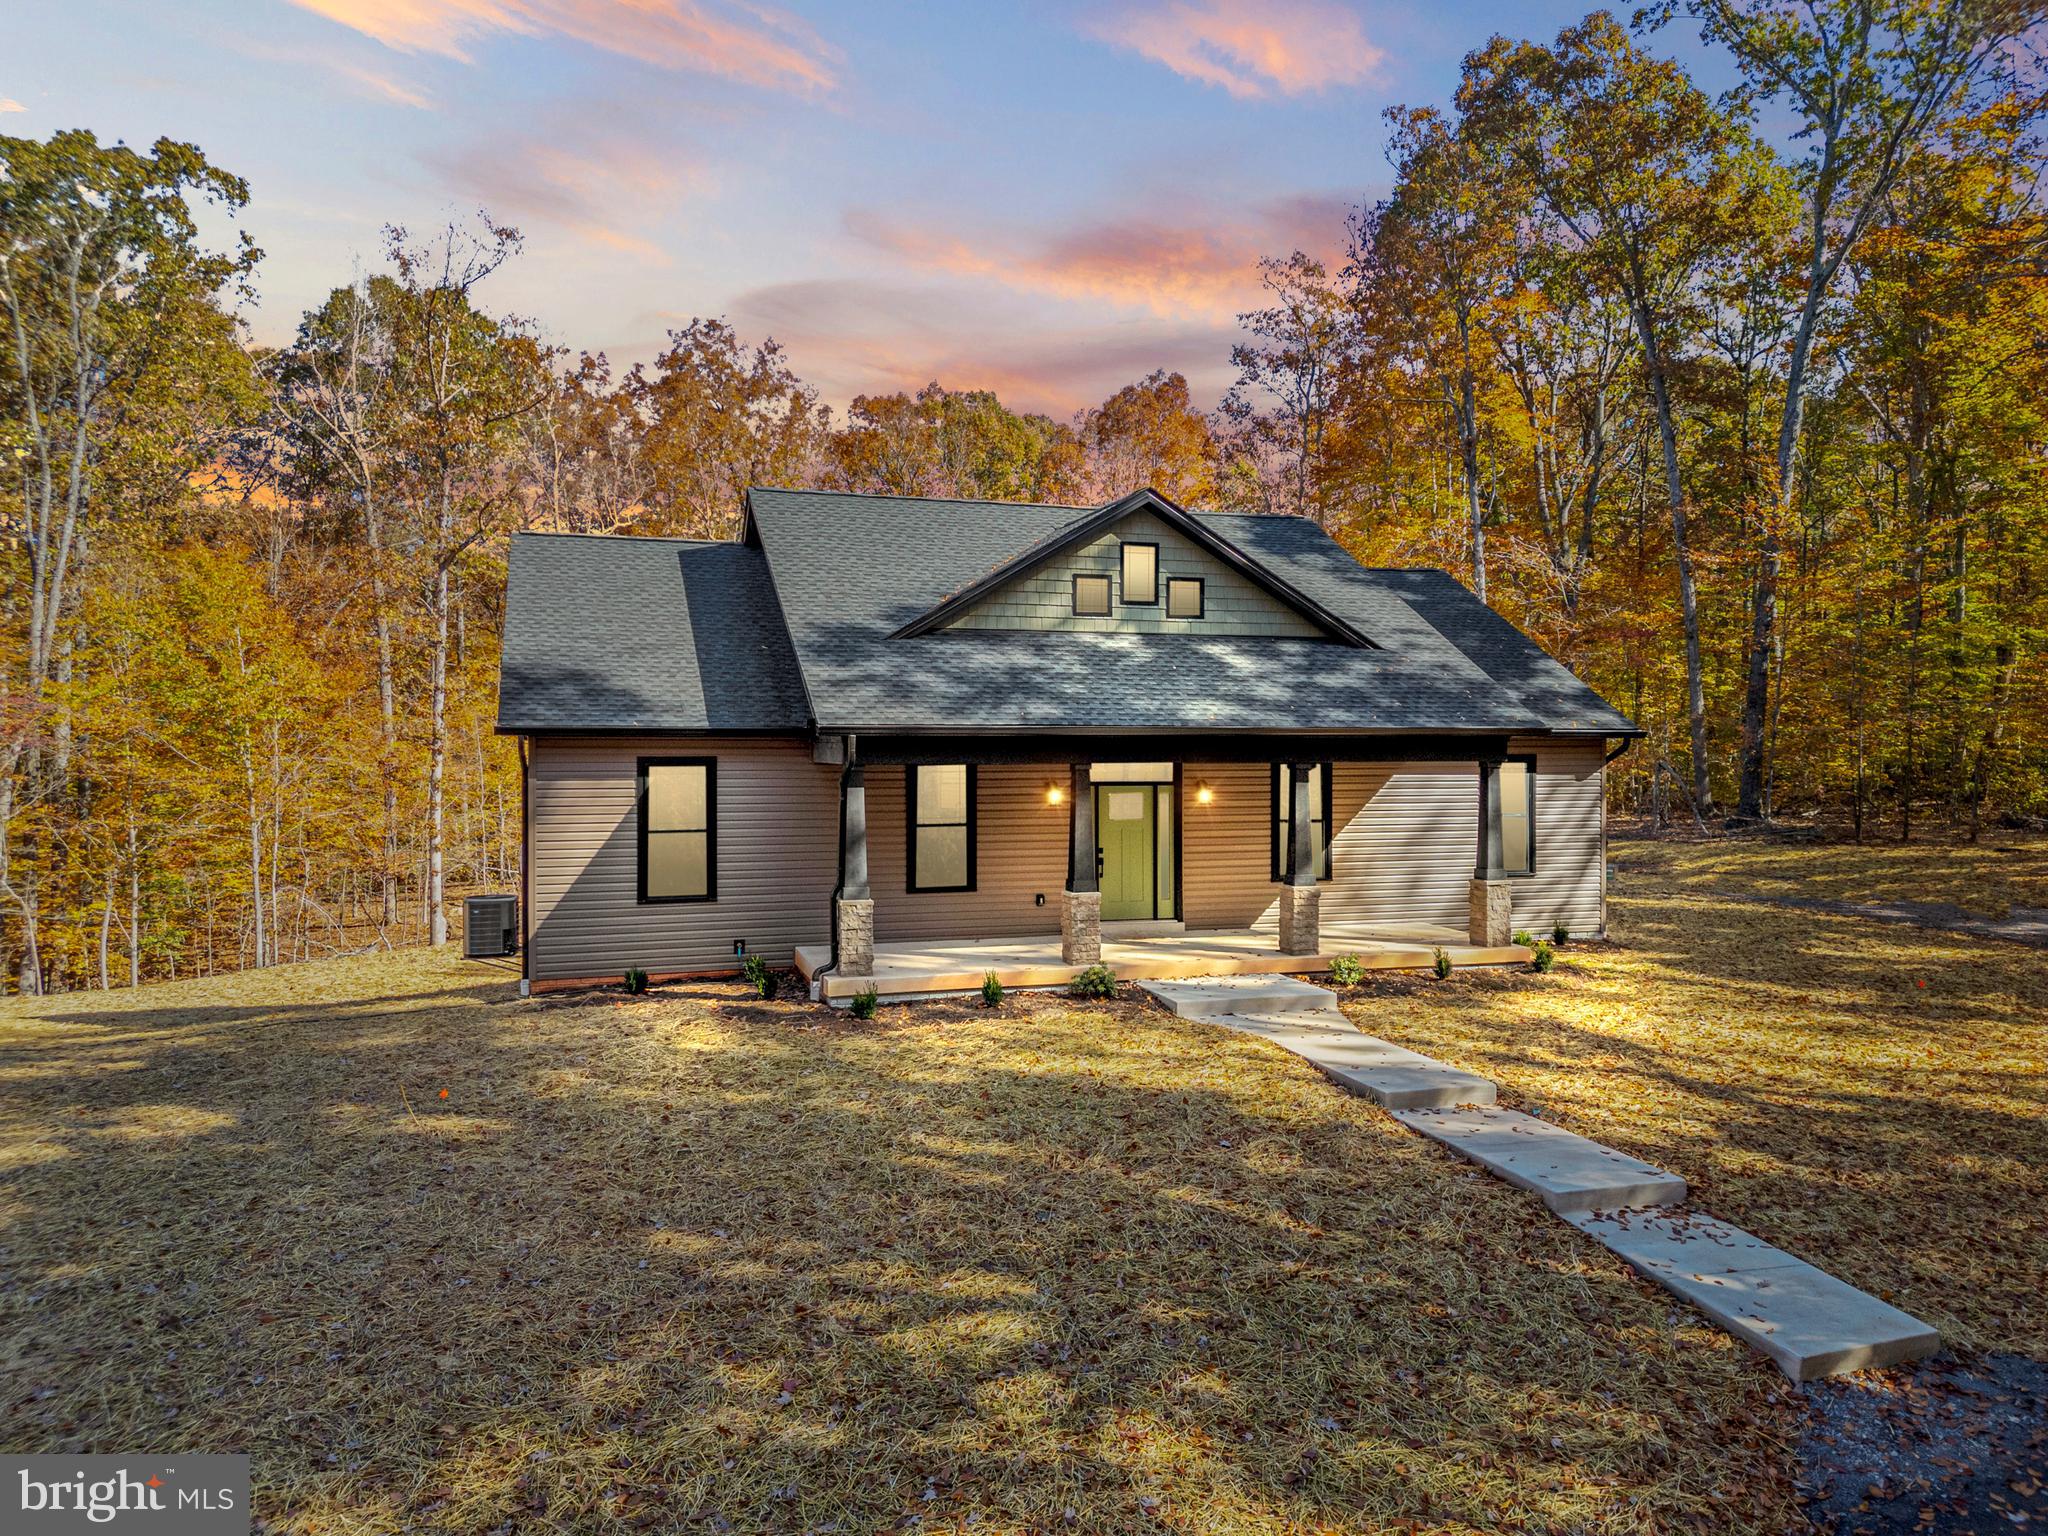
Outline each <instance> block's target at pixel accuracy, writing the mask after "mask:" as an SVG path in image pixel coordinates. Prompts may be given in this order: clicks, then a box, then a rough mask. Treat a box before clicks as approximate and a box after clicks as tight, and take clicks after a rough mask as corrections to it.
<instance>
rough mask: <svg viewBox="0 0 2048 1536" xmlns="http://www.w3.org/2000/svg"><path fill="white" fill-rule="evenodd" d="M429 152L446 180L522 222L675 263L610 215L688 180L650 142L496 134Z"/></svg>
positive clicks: (664, 196) (668, 195)
mask: <svg viewBox="0 0 2048 1536" xmlns="http://www.w3.org/2000/svg"><path fill="white" fill-rule="evenodd" d="M425 158H426V162H427V164H428V165H429V166H430V167H431V168H432V169H433V170H435V171H436V172H437V173H438V174H439V175H440V176H441V178H442V180H443V181H445V182H446V183H447V184H448V185H449V186H451V187H453V188H455V189H456V190H458V191H460V192H462V193H463V194H464V195H466V196H469V197H473V198H475V199H477V200H478V201H479V202H480V203H481V204H482V205H483V206H484V207H485V208H487V209H489V210H490V212H491V213H492V214H493V215H494V216H498V217H503V218H508V219H510V220H511V221H512V222H514V223H519V222H521V221H524V220H533V219H538V220H541V221H543V222H545V223H549V224H553V225H556V226H558V227H560V228H563V229H567V230H569V231H571V232H573V233H574V234H576V235H579V236H581V237H582V238H584V239H586V240H589V241H590V242H591V243H593V244H595V245H601V246H604V247H606V248H607V249H610V250H615V251H624V252H627V253H629V254H632V255H636V256H639V257H641V258H643V259H645V260H647V261H649V262H652V263H654V264H656V265H659V266H666V265H668V263H669V255H668V252H667V251H666V250H664V249H663V248H662V247H661V246H659V245H657V244H655V243H654V242H653V241H651V240H647V239H643V238H642V237H640V236H638V235H636V234H633V233H632V232H631V231H629V230H625V229H621V228H620V227H619V226H618V224H617V223H616V222H615V221H614V220H613V219H611V218H610V217H609V215H610V214H611V213H613V212H614V211H616V210H618V209H622V208H629V209H641V210H646V209H648V208H649V206H650V205H658V204H660V203H661V202H663V201H664V200H668V199H672V198H673V197H674V196H675V195H677V194H678V193H679V192H680V190H681V189H682V187H683V186H684V184H685V182H686V181H687V179H688V178H687V175H686V173H685V171H684V170H683V169H682V168H681V167H680V166H679V165H678V164H677V163H676V162H675V160H674V159H673V158H671V157H669V156H667V155H664V154H662V153H660V152H658V151H656V150H654V149H651V148H648V147H647V146H645V145H642V144H639V143H636V142H634V141H632V140H630V139H626V138H612V139H608V140H606V141H604V142H602V143H597V144H592V145H588V146H582V147H576V146H571V145H569V144H566V143H562V142H559V141H556V140H551V139H543V138H533V137H526V138H512V139H492V140H490V141H488V142H483V143H476V144H471V145H469V146H468V147H466V148H464V149H460V150H456V151H453V152H451V153H448V154H440V155H429V156H427V157H425Z"/></svg>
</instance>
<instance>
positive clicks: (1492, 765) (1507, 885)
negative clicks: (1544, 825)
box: [1466, 757, 1515, 949]
mask: <svg viewBox="0 0 2048 1536" xmlns="http://www.w3.org/2000/svg"><path fill="white" fill-rule="evenodd" d="M1500 767H1501V759H1500V758H1497V757H1496V758H1481V759H1480V760H1479V849H1478V857H1477V859H1476V860H1475V861H1474V863H1473V866H1472V891H1471V899H1470V901H1469V903H1468V904H1467V908H1466V916H1467V920H1468V925H1469V926H1468V932H1467V937H1468V938H1469V939H1470V940H1471V941H1472V942H1473V943H1474V944H1478V945H1482V946H1484V947H1485V948H1488V949H1498V948H1500V947H1501V946H1502V945H1505V944H1507V943H1510V942H1511V941H1512V940H1513V938H1514V930H1515V903H1514V890H1515V888H1514V885H1513V883H1512V882H1510V881H1509V880H1508V878H1507V871H1506V870H1504V869H1503V868H1502V867H1501V829H1500Z"/></svg>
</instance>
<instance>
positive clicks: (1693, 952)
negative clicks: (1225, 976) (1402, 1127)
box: [1348, 839, 2048, 1359]
mask: <svg viewBox="0 0 2048 1536" xmlns="http://www.w3.org/2000/svg"><path fill="white" fill-rule="evenodd" d="M2044 849H2048V842H2043V841H2042V840H2040V839H2035V840H2033V841H2032V842H2031V843H2030V844H2029V845H2028V850H2029V851H2026V852H2023V853H2022V854H2019V855H1997V854H1995V853H1991V852H1989V851H1988V850H1987V851H1986V852H1984V853H1983V854H1980V855H1971V854H1968V853H1966V852H1964V851H1962V850H1958V849H1956V848H1923V847H1917V846H1915V847H1908V848H1904V849H1899V848H1889V849H1886V848H1863V849H1856V848H1828V849H1820V850H1813V849H1808V850H1804V851H1803V852H1800V853H1798V854H1796V855H1795V854H1792V853H1788V852H1787V851H1786V850H1785V849H1783V848H1778V847H1771V846H1767V845H1759V844H1753V843H1744V844H1727V843H1723V844H1718V845H1707V846H1705V847H1700V846H1684V845H1680V846H1671V845H1665V846H1661V847H1659V846H1646V845H1639V844H1623V845H1620V846H1618V847H1617V848H1616V849H1615V855H1614V856H1615V859H1616V861H1617V862H1618V863H1619V864H1620V866H1621V869H1622V870H1623V875H1622V877H1621V880H1620V884H1619V887H1618V889H1617V891H1616V892H1615V899H1614V900H1613V902H1612V907H1611V923H1612V929H1613V933H1614V937H1615V940H1616V942H1615V944H1613V945H1611V946H1573V947H1571V948H1568V949H1567V950H1565V951H1564V952H1563V955H1562V957H1561V960H1560V964H1559V968H1558V969H1557V971H1555V972H1553V973H1552V974H1551V975H1550V976H1547V977H1536V976H1526V975H1523V976H1514V977H1493V978H1489V979H1479V978H1475V977H1469V976H1461V977H1460V978H1459V979H1457V980H1456V981H1454V982H1452V983H1450V984H1448V985H1446V986H1443V987H1440V988H1431V987H1419V986H1415V985H1412V984H1406V983H1389V984H1384V985H1382V986H1380V987H1379V988H1377V989H1371V988H1368V989H1363V990H1361V991H1360V992H1359V993H1358V994H1355V995H1354V997H1353V998H1352V1000H1351V1001H1350V1002H1349V1004H1348V1009H1349V1012H1350V1013H1351V1016H1352V1017H1353V1018H1354V1019H1356V1020H1357V1021H1358V1023H1359V1024H1360V1025H1361V1027H1363V1028H1365V1029H1368V1030H1371V1031H1373V1032H1375V1033H1378V1034H1383V1035H1386V1036H1388V1037H1389V1038H1392V1039H1395V1040H1398V1041H1400V1042H1401V1043H1402V1044H1404V1045H1409V1046H1412V1047H1414V1048H1415V1049H1418V1050H1422V1051H1427V1052H1429V1053H1431V1054H1433V1055H1437V1056H1441V1057H1443V1058H1444V1059H1445V1060H1448V1061H1452V1062H1455V1063H1456V1064H1458V1065H1460V1066H1463V1067H1467V1068H1469V1069H1471V1070H1473V1071H1475V1072H1482V1073H1485V1074H1487V1075H1488V1076H1491V1077H1493V1078H1494V1079H1495V1080H1496V1081H1498V1082H1499V1083H1500V1084H1501V1086H1502V1088H1503V1090H1504V1098H1505V1099H1509V1100H1512V1101H1513V1102H1515V1103H1517V1104H1518V1105H1520V1106H1521V1107H1525V1108H1526V1107H1529V1106H1531V1105H1535V1106H1539V1107H1540V1108H1541V1109H1542V1111H1543V1113H1544V1114H1545V1115H1546V1116H1549V1117H1551V1118H1553V1119H1555V1120H1557V1121H1559V1122H1560V1123H1562V1124H1564V1125H1566V1126H1567V1127H1569V1128H1570V1129H1572V1130H1575V1131H1579V1132H1581V1133H1582V1134H1584V1135H1587V1136H1591V1137H1593V1138H1595V1139H1596V1140H1600V1141H1604V1142H1607V1143H1608V1144H1610V1145H1612V1146H1616V1147H1620V1148H1623V1149H1625V1150H1627V1151H1629V1152H1633V1153H1636V1154H1638V1155H1639V1156H1642V1157H1647V1158H1649V1159H1651V1160H1652V1161H1655V1162H1658V1163H1662V1164H1664V1165H1665V1166H1667V1167H1670V1168H1672V1169H1674V1170H1676V1171H1677V1172H1680V1173H1682V1174H1684V1175H1685V1177H1686V1178H1687V1179H1688V1180H1689V1181H1690V1183H1691V1185H1692V1189H1693V1193H1694V1199H1695V1201H1696V1203H1697V1204H1698V1205H1699V1206H1701V1207H1702V1208H1703V1209H1706V1210H1708V1211H1711V1212H1713V1213H1714V1214H1715V1215H1717V1216H1721V1217H1724V1218H1726V1219H1728V1220H1730V1221H1734V1222H1736V1223H1737V1224H1739V1225H1741V1226H1745V1227H1748V1228H1750V1229H1751V1230H1753V1231H1755V1232H1757V1233H1759V1234H1760V1235H1762V1236H1764V1237H1766V1238H1768V1239H1770V1240H1771V1241H1773V1242H1775V1243H1778V1244H1781V1245H1782V1246H1784V1247H1786V1248H1789V1249H1791V1250H1792V1251H1793V1252H1794V1253H1797V1254H1799V1255H1800V1256H1802V1257H1804V1258H1808V1259H1811V1260H1813V1261H1814V1262H1816V1263H1818V1264H1820V1265H1822V1266H1823V1267H1824V1268H1827V1269H1829V1270H1831V1271H1833V1272H1834V1273H1835V1274H1837V1275H1840V1276H1841V1277H1842V1278H1843V1279H1845V1280H1848V1281H1849V1282H1850V1283H1852V1284H1854V1285H1858V1286H1861V1287H1863V1288H1865V1289H1867V1290H1871V1291H1874V1292H1876V1293H1878V1294H1879V1295H1882V1296H1885V1297H1887V1298H1888V1299H1890V1300H1892V1301H1894V1302H1895V1303H1897V1304H1898V1305H1900V1306H1903V1307H1905V1308H1906V1309H1907V1310H1908V1311H1911V1312H1914V1313H1916V1314H1917V1315H1919V1316H1921V1317H1923V1318H1926V1319H1928V1320H1929V1321H1930V1322H1933V1323H1935V1324H1937V1325H1938V1326H1939V1327H1940V1328H1941V1331H1942V1334H1943V1337H1944V1338H1945V1339H1946V1340H1947V1341H1948V1342H1949V1343H1951V1344H1952V1345H1958V1346H1961V1347H1964V1348H1980V1349H2007V1350H2016V1351H2020V1352H2022V1353H2025V1354H2029V1355H2032V1356H2034V1357H2035V1358H2037V1359H2048V1288H2044V1284H2043V1276H2044V1275H2048V1222H2044V1221H2043V1219H2042V1212H2043V1210H2044V1209H2048V1071H2044V1067H2043V1048H2044V1041H2048V1030H2044V1026H2048V955H2044V953H2043V952H2042V951H2041V950H2039V949H2033V948H2028V947H2025V946H2022V945H2018V944H2012V943H2005V942H2000V941H1996V940H1988V939H1974V938H1967V937H1962V936H1958V935H1949V934H1944V933H1937V932H1930V931H1928V930H1924V929H1919V928H1913V927H1905V926H1898V925H1892V924H1882V923H1876V922H1871V921H1868V920H1865V919H1861V918H1852V917H1836V916H1832V915H1828V914H1825V913H1816V912H1807V911H1792V910H1773V909H1771V908H1768V907H1759V906H1750V905H1743V904H1739V903H1735V902H1730V901H1725V900H1716V899H1713V898H1712V897H1711V896H1709V895H1706V894H1704V889H1705V888H1707V887H1711V888H1714V889H1719V890H1726V891H1741V890H1744V889H1756V888H1761V887H1764V886H1772V887H1776V888H1777V889H1776V890H1775V892H1774V893H1775V894H1782V895H1796V896H1809V895H1830V896H1834V895H1844V894H1851V893H1853V892H1856V891H1864V892H1871V893H1876V892H1882V893H1884V894H1890V895H1907V896H1914V897H1920V898H1924V899H1934V900H1954V901H1959V902H1961V903H1963V904H1965V905H1969V906H1974V907H1976V908H1978V909H1979V910H1987V911H1988V910H1991V909H1992V907H1991V901H1990V900H1987V899H1986V898H1985V897H1984V896H1983V895H1982V894H1981V893H1980V888H1979V887H1978V886H1977V885H1976V884H1974V883H1973V882H1974V881H1975V880H1976V878H1977V877H1976V876H1975V875H1974V874H1972V873H1971V871H1972V870H1973V869H1975V868H1976V867H1977V865H1976V864H1975V863H1974V862H1972V861H1973V860H1975V859H1979V858H1981V859H1998V858H2004V859H2006V860H2007V861H2008V867H2009V869H2010V871H2011V872H2012V874H2011V879H2010V880H2009V882H2008V883H2007V885H2006V887H2005V890H2006V891H2007V892H2008V893H2009V894H2007V895H2005V896H2003V897H2001V898H1999V899H2009V900H2017V901H2020V902H2021V903H2022V904H2023V905H2024V904H2029V902H2028V900H2027V897H2026V895H2024V894H2021V893H2023V892H2025V891H2026V890H2027V888H2028V883H2029V882H2031V881H2033V880H2036V879H2038V878H2039V877H2038V873H2037V872H2038V870H2039V869H2040V867H2041V861H2042V857H2043V850H2044ZM1797 859H1809V860H1811V861H1812V863H1813V867H1814V870H1815V874H1814V877H1813V878H1812V879H1811V880H1802V879H1800V878H1799V877H1798V875H1797V867H1798V866H1797V864H1796V860H1797ZM1937 874H1938V875H1939V876H1940V878H1939V879H1938V880H1936V879H1935V878H1933V877H1934V876H1935V875H1937ZM2032 896H2033V900H2034V901H2035V902H2038V901H2039V900H2040V896H2039V892H2038V891H2034V892H2032Z"/></svg>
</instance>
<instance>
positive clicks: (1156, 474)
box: [1074, 368, 1218, 507]
mask: <svg viewBox="0 0 2048 1536" xmlns="http://www.w3.org/2000/svg"><path fill="white" fill-rule="evenodd" d="M1074 425H1075V430H1076V431H1077V432H1078V433H1079V434H1080V441H1081V451H1082V453H1083V455H1084V456H1085V459H1086V463H1087V487H1088V489H1087V494H1088V496H1089V497H1090V498H1091V499H1093V500H1095V501H1102V502H1107V501H1112V500H1114V499H1115V498H1116V497H1118V496H1123V495H1127V494H1129V493H1130V492H1131V491H1134V490H1136V489H1137V488H1138V487H1140V486H1146V485H1149V486H1151V487H1152V488H1153V489H1154V490H1155V491H1158V492H1159V493H1160V495H1162V496H1166V497H1169V498H1171V499H1172V500H1173V501H1175V502H1177V503H1179V504H1180V505H1181V506H1184V507H1206V506H1212V505H1214V503H1215V500H1216V464H1217V457H1218V451H1217V445H1216V436H1215V433H1214V432H1212V431H1211V430H1210V427H1209V422H1208V419H1207V418H1206V417H1204V416H1203V415H1202V413H1201V412H1200V411H1197V410H1196V409H1195V408H1194V405H1193V403H1192V402H1191V400H1190V398H1189V395H1188V381H1187V379H1186V378H1185V377H1184V376H1183V375H1181V374H1178V373H1168V372H1167V371H1166V370H1165V369H1163V368H1162V369H1160V370H1159V371H1157V372H1156V373H1151V374H1148V375H1146V377H1144V378H1142V379H1140V380H1138V382H1137V383H1135V384H1126V385H1125V386H1124V387H1123V388H1122V389H1120V390H1118V391H1117V392H1116V393H1115V394H1113V395H1111V396H1110V397H1109V398H1108V399H1107V400H1105V401H1103V402H1102V404H1100V405H1098V406H1096V407H1094V408H1093V409H1092V410H1088V411H1083V412H1082V413H1081V415H1080V416H1079V418H1078V419H1077V420H1076V421H1075V424H1074Z"/></svg>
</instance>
